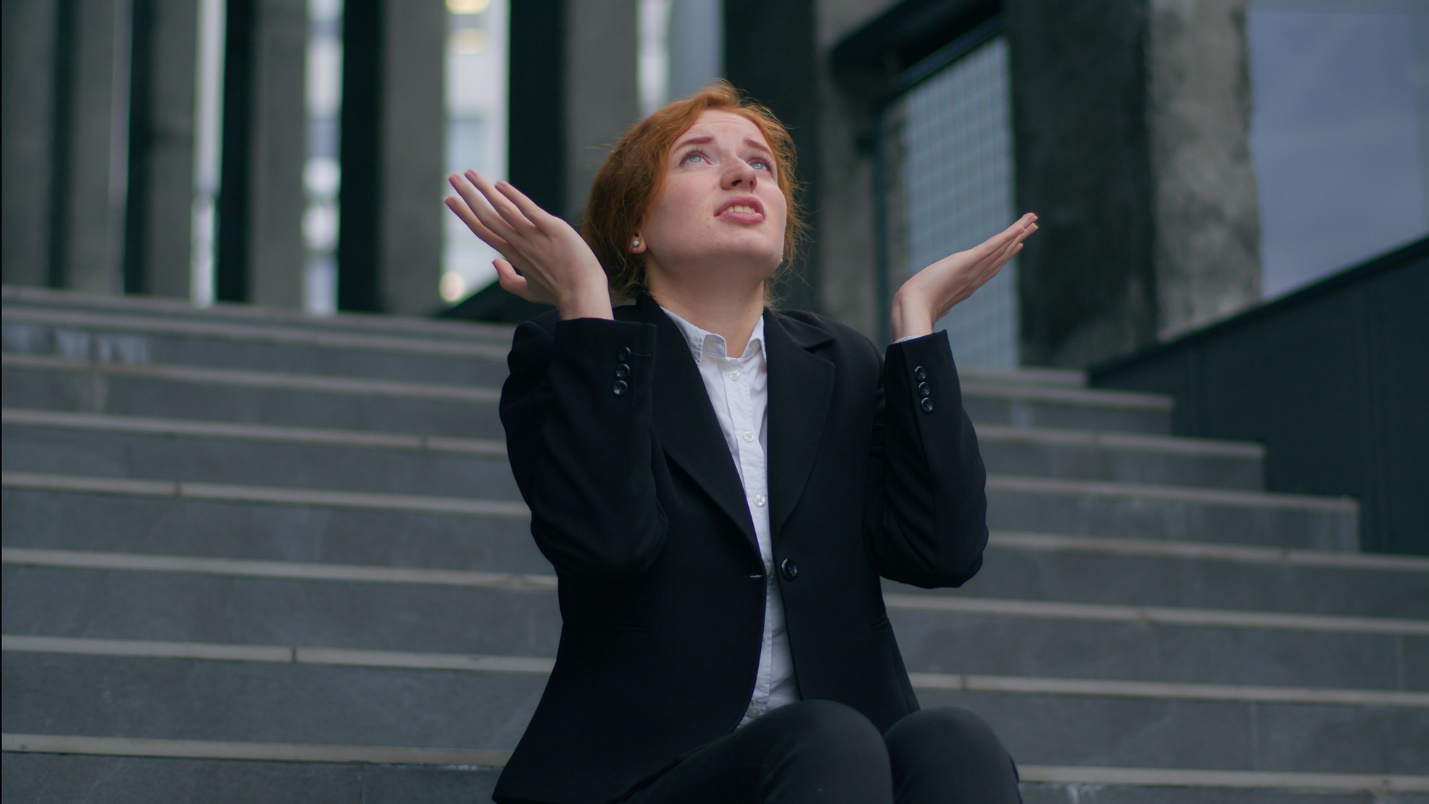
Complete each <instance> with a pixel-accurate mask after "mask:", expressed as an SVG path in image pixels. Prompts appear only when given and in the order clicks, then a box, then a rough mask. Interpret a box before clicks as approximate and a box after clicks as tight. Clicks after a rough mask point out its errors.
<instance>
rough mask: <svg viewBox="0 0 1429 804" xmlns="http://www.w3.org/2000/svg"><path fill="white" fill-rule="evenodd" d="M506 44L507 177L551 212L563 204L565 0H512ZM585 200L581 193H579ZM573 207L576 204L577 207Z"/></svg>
mask: <svg viewBox="0 0 1429 804" xmlns="http://www.w3.org/2000/svg"><path fill="white" fill-rule="evenodd" d="M509 9H510V15H511V16H510V29H511V36H510V46H509V47H508V48H507V54H508V60H509V61H508V64H509V67H508V68H507V82H508V83H507V85H508V91H507V93H506V97H507V117H506V126H507V132H508V133H507V137H506V142H507V151H506V153H507V162H508V165H509V167H508V169H507V171H508V173H509V174H510V179H509V180H510V182H511V183H512V184H513V185H515V186H516V187H519V188H521V192H523V193H525V194H526V195H527V196H528V197H529V198H530V199H531V200H532V201H535V202H536V203H537V204H538V205H540V207H541V208H542V209H544V210H546V211H547V212H549V213H551V214H552V215H557V216H560V217H564V218H567V219H568V220H571V219H572V218H571V217H570V216H571V215H573V214H574V211H575V210H574V209H572V210H569V211H568V210H567V209H566V150H565V146H564V143H565V132H566V109H565V104H564V103H562V102H561V99H562V98H564V97H565V87H566V63H567V62H568V61H569V60H568V59H567V58H566V50H565V48H564V47H554V48H553V47H551V42H555V41H560V37H561V36H562V35H563V33H562V32H563V31H565V29H566V22H565V20H566V16H565V15H566V2H565V0H518V2H514V3H511V4H510V6H509ZM582 204H584V197H582ZM578 208H579V207H577V208H576V209H578Z"/></svg>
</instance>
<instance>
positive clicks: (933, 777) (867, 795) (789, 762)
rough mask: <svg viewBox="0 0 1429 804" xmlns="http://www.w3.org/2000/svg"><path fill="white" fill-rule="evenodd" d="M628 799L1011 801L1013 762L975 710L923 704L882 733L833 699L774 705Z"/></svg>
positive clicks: (1014, 798)
mask: <svg viewBox="0 0 1429 804" xmlns="http://www.w3.org/2000/svg"><path fill="white" fill-rule="evenodd" d="M621 801H622V802H629V803H630V804H659V803H661V802H680V804H699V802H711V804H715V803H716V802H717V803H718V804H745V803H746V802H748V804H756V803H763V802H770V803H772V802H780V804H787V803H789V802H815V801H817V802H848V803H849V804H880V802H890V803H891V802H895V801H896V802H898V804H933V803H934V802H936V804H957V803H958V802H975V803H976V804H1018V803H1019V802H1021V801H1022V798H1021V796H1020V795H1019V794H1018V792H1017V767H1016V765H1014V764H1013V761H1012V757H1010V756H1009V755H1008V753H1007V750H1006V749H1004V748H1003V747H1002V743H1001V742H1000V741H998V739H997V735H996V734H994V733H993V731H992V729H991V728H990V727H989V726H988V725H987V723H985V722H983V720H982V719H981V718H979V717H978V716H977V715H974V714H973V713H971V712H968V711H966V710H963V709H952V708H944V709H924V710H921V711H918V712H914V713H912V714H910V715H908V716H906V717H904V718H903V719H902V720H900V721H898V722H897V723H895V724H893V727H892V728H890V729H889V730H888V731H887V732H886V733H884V734H879V733H878V729H876V728H874V726H873V724H872V723H870V722H869V721H868V719H867V718H865V717H864V716H863V715H861V714H859V713H858V711H856V710H855V709H853V708H851V707H848V706H845V705H843V704H839V703H834V702H832V701H801V702H799V703H796V704H791V705H789V706H783V707H780V708H778V709H775V710H773V711H772V712H770V713H768V714H766V715H764V716H763V717H761V718H759V719H757V720H755V721H753V722H752V723H749V724H748V725H746V726H744V727H743V728H740V729H737V730H735V731H734V732H733V733H731V734H729V735H727V736H725V737H722V738H720V739H718V740H716V741H714V742H712V743H710V744H709V745H707V746H705V747H704V748H701V749H700V750H698V751H696V752H694V753H693V754H691V755H689V756H688V757H686V758H685V759H683V760H681V761H680V763H679V764H677V765H675V766H674V767H672V768H671V769H669V770H667V771H665V772H664V773H662V774H661V775H660V776H658V777H656V778H655V779H654V780H653V781H650V782H647V783H645V784H644V785H642V786H640V787H639V788H637V789H636V790H635V791H634V792H633V793H630V794H628V795H627V796H626V797H625V798H623V799H621Z"/></svg>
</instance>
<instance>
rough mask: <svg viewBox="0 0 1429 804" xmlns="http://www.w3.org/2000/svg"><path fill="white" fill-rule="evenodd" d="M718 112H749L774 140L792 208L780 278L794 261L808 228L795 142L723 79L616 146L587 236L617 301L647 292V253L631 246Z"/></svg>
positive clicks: (584, 228)
mask: <svg viewBox="0 0 1429 804" xmlns="http://www.w3.org/2000/svg"><path fill="white" fill-rule="evenodd" d="M711 109H713V110H715V111H721V112H730V113H731V114H737V115H739V116H740V117H743V118H744V119H746V120H748V121H749V122H751V123H753V124H754V126H755V128H758V129H759V131H760V133H761V134H763V135H764V139H765V141H766V142H768V144H769V149H770V150H771V151H772V152H773V155H774V160H775V162H777V163H778V164H777V169H778V176H779V189H780V191H781V192H783V193H784V200H785V201H787V202H788V207H789V213H788V219H787V223H786V224H785V226H784V260H783V262H782V263H780V266H779V269H778V270H776V271H775V276H776V277H778V276H779V275H780V274H782V273H783V272H784V271H785V270H786V268H787V266H788V265H790V264H791V263H792V262H793V259H794V254H795V252H796V250H797V249H798V247H799V244H800V243H801V242H803V240H804V237H805V236H806V232H807V224H806V223H805V222H804V216H803V211H802V210H801V209H800V207H799V204H798V201H797V199H796V198H795V193H796V191H797V189H798V186H799V185H798V181H797V179H795V177H794V139H793V137H791V136H790V135H789V130H788V129H787V128H785V127H784V124H783V123H780V122H779V119H778V118H776V117H775V116H774V113H773V112H771V111H769V110H768V109H767V108H765V107H763V106H761V105H759V104H757V103H754V102H752V101H749V100H748V99H746V98H744V97H743V96H741V95H740V94H739V91H738V90H736V89H735V88H734V87H733V86H731V85H730V84H729V82H727V81H724V80H720V81H718V82H716V83H714V84H711V85H710V86H707V87H705V88H704V89H701V90H700V91H699V92H696V93H695V94H694V95H691V96H690V97H688V98H685V99H684V100H679V101H675V102H674V103H671V104H669V105H667V106H665V107H664V108H662V109H660V110H659V111H657V112H655V113H654V114H652V115H650V116H649V117H647V118H645V119H644V120H641V121H640V122H639V123H636V124H635V126H634V128H631V129H630V130H629V131H627V132H626V133H625V136H623V137H621V138H620V141H619V142H617V143H616V144H615V147H614V148H612V149H611V151H610V154H609V155H608V156H606V158H605V162H604V163H603V164H601V166H600V172H599V173H597V174H596V177H595V181H594V182H593V183H592V184H591V188H590V199H589V201H587V202H586V208H585V215H584V216H583V217H582V219H581V234H582V235H583V236H584V237H585V239H586V242H587V243H589V244H590V247H591V250H592V251H594V252H595V256H596V258H597V259H599V260H600V264H601V267H602V268H604V269H605V275H606V277H607V279H608V280H609V282H610V293H611V296H612V298H615V299H617V300H620V301H629V300H631V299H633V298H634V297H635V294H636V293H638V292H640V291H642V290H645V289H646V285H645V261H644V258H643V257H642V256H641V255H639V254H635V253H633V252H632V251H631V250H630V243H631V241H632V240H633V239H634V238H635V232H636V230H637V229H638V228H639V226H640V224H641V222H642V221H644V220H645V215H646V214H647V213H648V212H649V211H650V207H651V205H652V204H653V203H654V202H655V196H656V195H657V194H658V193H659V192H660V189H661V188H662V187H663V186H664V183H665V171H666V167H667V162H668V159H669V155H670V148H671V146H673V145H674V144H675V141H676V140H677V139H679V138H680V135H681V134H684V133H685V132H686V131H688V130H689V129H690V127H691V126H693V125H694V124H695V120H696V119H698V118H699V116H700V114H701V113H702V112H705V111H707V110H711Z"/></svg>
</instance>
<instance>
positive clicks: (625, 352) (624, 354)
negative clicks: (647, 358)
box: [615, 346, 630, 363]
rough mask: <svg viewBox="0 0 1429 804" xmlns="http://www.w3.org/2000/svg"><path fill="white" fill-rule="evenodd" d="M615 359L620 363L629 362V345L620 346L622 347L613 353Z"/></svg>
mask: <svg viewBox="0 0 1429 804" xmlns="http://www.w3.org/2000/svg"><path fill="white" fill-rule="evenodd" d="M615 359H616V360H618V361H620V362H621V363H629V362H630V347H629V346H622V347H620V351H619V352H616V354H615Z"/></svg>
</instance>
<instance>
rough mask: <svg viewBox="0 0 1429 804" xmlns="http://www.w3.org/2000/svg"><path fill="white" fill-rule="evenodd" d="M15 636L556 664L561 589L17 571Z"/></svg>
mask: <svg viewBox="0 0 1429 804" xmlns="http://www.w3.org/2000/svg"><path fill="white" fill-rule="evenodd" d="M0 577H3V578H4V587H5V589H4V593H3V594H4V601H5V603H4V607H3V612H0V622H3V623H4V633H7V634H25V635H40V636H65V637H83V638H92V639H109V638H113V639H142V640H154V641H161V642H216V643H232V644H239V645H286V646H299V647H328V648H350V649H363V650H393V651H417V652H434V653H477V654H495V655H501V656H555V655H556V642H557V638H558V637H559V629H560V614H559V612H558V611H557V605H556V596H555V594H553V593H550V592H514V593H513V592H508V591H502V590H493V589H483V588H473V587H455V586H418V585H413V584H396V583H356V582H348V581H304V580H274V579H268V578H246V577H237V576H205V575H191V574H180V573H148V572H134V571H125V572H106V571H102V570H66V569H59V568H52V567H20V566H14V565H7V566H5V567H4V569H3V572H0Z"/></svg>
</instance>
